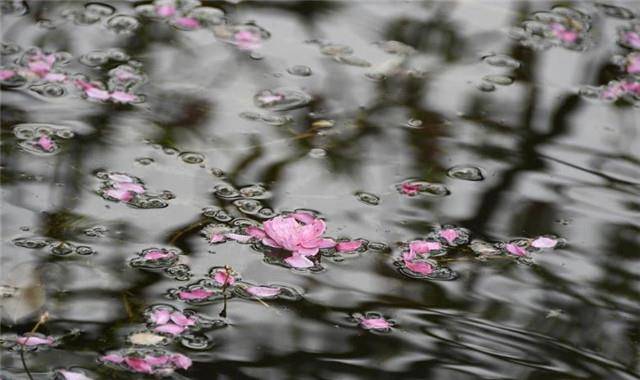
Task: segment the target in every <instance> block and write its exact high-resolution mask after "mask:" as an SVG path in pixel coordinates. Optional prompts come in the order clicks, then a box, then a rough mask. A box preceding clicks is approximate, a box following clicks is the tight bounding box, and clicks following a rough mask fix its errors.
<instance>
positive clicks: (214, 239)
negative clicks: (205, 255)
mask: <svg viewBox="0 0 640 380" xmlns="http://www.w3.org/2000/svg"><path fill="white" fill-rule="evenodd" d="M225 240H227V238H226V237H224V235H223V234H211V239H209V243H221V242H223V241H225Z"/></svg>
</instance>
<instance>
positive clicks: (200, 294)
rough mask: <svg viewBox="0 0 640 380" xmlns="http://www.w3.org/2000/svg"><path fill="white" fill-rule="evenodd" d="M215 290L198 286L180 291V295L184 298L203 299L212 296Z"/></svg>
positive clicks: (187, 299)
mask: <svg viewBox="0 0 640 380" xmlns="http://www.w3.org/2000/svg"><path fill="white" fill-rule="evenodd" d="M214 293H215V292H214V291H212V290H208V289H203V288H197V289H192V290H183V291H180V292H179V293H178V297H179V298H180V299H182V300H185V301H189V300H203V299H205V298H208V297H211V296H212V295H213V294H214Z"/></svg>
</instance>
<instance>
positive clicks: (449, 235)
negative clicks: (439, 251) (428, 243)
mask: <svg viewBox="0 0 640 380" xmlns="http://www.w3.org/2000/svg"><path fill="white" fill-rule="evenodd" d="M438 234H439V235H440V237H441V238H443V239H445V240H446V241H447V243H449V244H453V243H454V242H455V240H456V239H457V238H458V236H459V234H458V231H456V230H455V229H453V228H447V229H445V230H440V232H439V233H438Z"/></svg>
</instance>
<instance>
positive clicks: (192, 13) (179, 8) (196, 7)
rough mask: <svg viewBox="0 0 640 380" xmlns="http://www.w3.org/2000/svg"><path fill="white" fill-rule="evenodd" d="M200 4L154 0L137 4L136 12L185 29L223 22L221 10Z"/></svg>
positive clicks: (183, 0) (185, 0)
mask: <svg viewBox="0 0 640 380" xmlns="http://www.w3.org/2000/svg"><path fill="white" fill-rule="evenodd" d="M201 5H202V3H200V1H196V0H181V1H167V0H156V1H154V2H153V3H152V4H144V5H139V6H137V7H136V13H137V14H138V15H139V16H141V17H145V18H148V19H151V20H156V21H163V22H166V23H167V24H169V25H171V26H172V27H174V28H176V29H178V30H185V31H188V30H197V29H202V28H208V27H212V26H215V25H218V24H220V23H222V22H224V12H223V11H222V10H220V9H218V8H213V7H203V6H201Z"/></svg>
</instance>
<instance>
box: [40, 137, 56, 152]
mask: <svg viewBox="0 0 640 380" xmlns="http://www.w3.org/2000/svg"><path fill="white" fill-rule="evenodd" d="M36 145H38V146H39V147H41V148H42V149H43V150H45V151H47V152H51V151H52V150H53V148H54V146H55V145H54V144H53V140H51V137H49V136H47V135H42V136H40V138H39V139H38V142H37V143H36Z"/></svg>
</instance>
